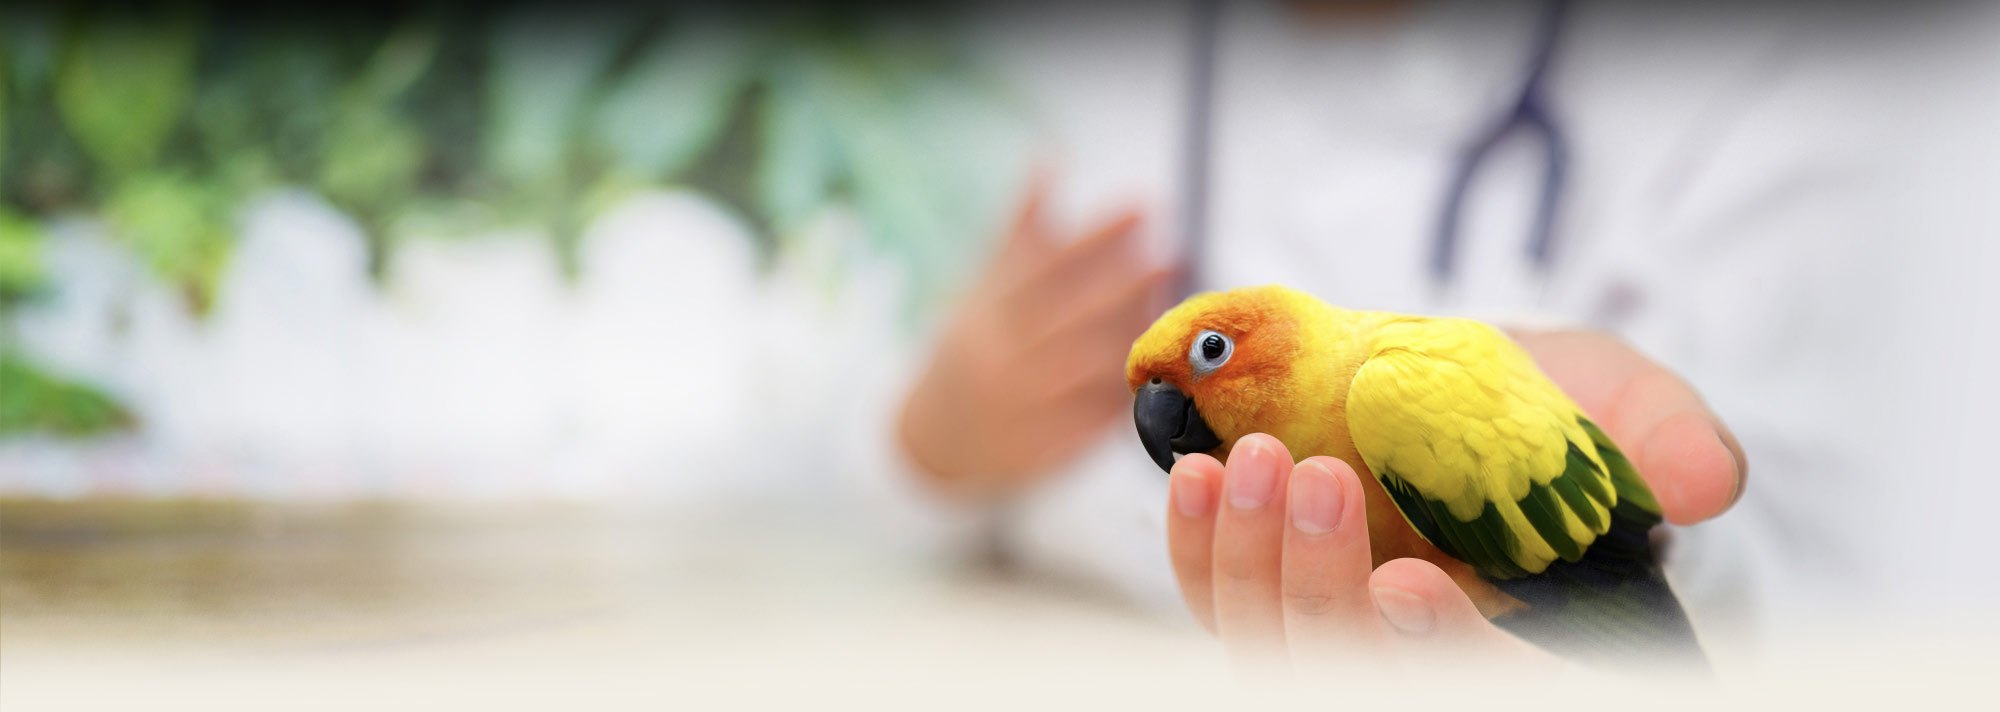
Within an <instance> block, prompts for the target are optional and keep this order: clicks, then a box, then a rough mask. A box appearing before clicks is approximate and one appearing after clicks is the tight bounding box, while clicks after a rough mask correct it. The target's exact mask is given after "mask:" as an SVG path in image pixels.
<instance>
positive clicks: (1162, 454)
mask: <svg viewBox="0 0 2000 712" xmlns="http://www.w3.org/2000/svg"><path fill="white" fill-rule="evenodd" d="M1132 422H1134V423H1136V424H1137V425H1138V426H1139V442H1140V444H1142V445H1145V446H1146V454H1147V455H1151V456H1152V457H1153V462H1155V463H1158V464H1159V465H1160V469H1161V470H1162V471H1165V472H1172V471H1173V469H1174V453H1180V454H1182V455H1186V454H1188V453H1194V452H1207V451H1209V450H1213V449H1215V448H1216V447H1218V446H1220V445H1222V438H1218V437H1216V436H1215V431H1212V430H1209V429H1208V421H1206V420H1202V419H1201V411H1199V410H1196V409H1195V407H1194V400H1193V399H1190V398H1188V397H1187V396H1186V395H1184V394H1182V393H1181V390H1180V389H1179V388H1175V387H1174V386H1173V384H1170V383H1167V382H1165V381H1162V380H1159V379H1157V378H1156V379H1153V381H1152V382H1151V383H1147V384H1146V385H1144V386H1140V387H1139V392H1138V393H1137V394H1136V395H1135V396H1134V397H1133V399H1132Z"/></svg>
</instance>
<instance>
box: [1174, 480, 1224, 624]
mask: <svg viewBox="0 0 2000 712" xmlns="http://www.w3.org/2000/svg"><path fill="white" fill-rule="evenodd" d="M1222 478H1223V469H1222V463H1220V462H1217V461H1216V460H1215V458H1213V457H1209V456H1207V455H1201V454H1195V455H1188V456H1186V457H1182V458H1181V459H1180V461H1179V462H1175V463H1174V469H1173V473H1172V474H1171V475H1169V476H1168V478H1167V492H1168V495H1167V498H1168V500H1169V502H1168V505H1167V549H1168V551H1169V552H1170V557H1171V558H1172V560H1173V563H1174V577H1175V578H1176V579H1179V581H1180V584H1181V600H1183V601H1186V602H1187V608H1188V613H1189V614H1192V615H1193V616H1194V619H1195V622H1197V623H1200V624H1201V627H1203V628H1206V629H1208V632H1210V633H1214V632H1215V589H1214V586H1213V584H1212V583H1211V579H1210V568H1209V566H1210V556H1211V552H1212V551H1213V545H1214V540H1215V509H1216V500H1217V497H1218V495H1217V490H1218V488H1220V487H1221V485H1222Z"/></svg>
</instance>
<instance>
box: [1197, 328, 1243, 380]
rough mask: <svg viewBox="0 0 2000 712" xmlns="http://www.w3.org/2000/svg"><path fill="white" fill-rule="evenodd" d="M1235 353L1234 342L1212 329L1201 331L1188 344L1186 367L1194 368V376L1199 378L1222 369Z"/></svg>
mask: <svg viewBox="0 0 2000 712" xmlns="http://www.w3.org/2000/svg"><path fill="white" fill-rule="evenodd" d="M1235 353H1236V342H1235V341H1234V340H1231V339H1230V338H1229V337H1227V336H1224V335H1223V334H1222V332H1219V331H1216V330H1214V329H1203V330H1202V332H1201V333H1199V334H1195V335H1194V341H1193V342H1192V343H1190V344H1188V365H1189V366H1193V367H1194V375H1195V377H1197V378H1199V377H1201V376H1206V375H1208V374H1209V373H1210V372H1212V371H1214V370H1215V369H1218V368H1222V364H1225V363H1228V362H1229V357H1230V356H1232V355H1234V354H1235Z"/></svg>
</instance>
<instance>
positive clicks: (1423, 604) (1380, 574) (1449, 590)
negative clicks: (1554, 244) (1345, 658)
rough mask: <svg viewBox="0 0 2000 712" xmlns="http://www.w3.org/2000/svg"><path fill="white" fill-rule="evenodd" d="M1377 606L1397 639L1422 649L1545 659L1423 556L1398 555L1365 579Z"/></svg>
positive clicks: (1546, 655)
mask: <svg viewBox="0 0 2000 712" xmlns="http://www.w3.org/2000/svg"><path fill="white" fill-rule="evenodd" d="M1368 589H1369V594H1370V596H1371V597H1372V598H1373V599H1374V600H1375V610H1376V612H1377V613H1379V614H1381V616H1382V620H1383V621H1385V622H1387V623H1388V627H1389V628H1390V629H1391V630H1393V631H1395V632H1396V633H1398V635H1395V636H1392V637H1394V638H1396V639H1397V641H1398V644H1399V645H1402V646H1405V647H1409V648H1414V649H1417V650H1419V651H1421V652H1423V653H1425V654H1427V655H1428V654H1436V653H1440V652H1445V653H1451V654H1459V655H1482V656H1485V655H1493V654H1501V655H1510V656H1524V657H1528V658H1530V659H1546V658H1548V657H1550V656H1549V654H1548V653H1546V652H1544V651H1542V650H1541V649H1540V648H1536V647H1534V646H1532V645H1529V644H1528V643H1526V642H1523V641H1522V640H1521V639H1520V638H1516V637H1514V636H1513V635H1511V634H1508V633H1507V632H1506V631H1503V630H1500V629H1499V628H1498V627H1496V626H1494V625H1493V623H1492V622H1491V621H1488V620H1486V616H1485V615H1484V614H1481V613H1480V612H1479V608H1478V607H1477V606H1474V605H1473V604H1472V599H1471V598H1469V597H1467V596H1466V595H1465V591H1464V590H1463V589H1460V588H1459V587H1458V583H1457V582H1455V581H1452V580H1451V576H1449V575H1447V574H1446V573H1445V572H1444V570H1443V569H1440V568H1438V567H1437V565H1436V564H1432V563H1431V562H1428V561H1424V560H1423V559H1396V560H1394V561H1390V562H1388V563H1385V564H1383V565H1381V566H1380V567H1378V568H1376V569H1375V573H1374V574H1373V575H1372V576H1370V577H1369V579H1368Z"/></svg>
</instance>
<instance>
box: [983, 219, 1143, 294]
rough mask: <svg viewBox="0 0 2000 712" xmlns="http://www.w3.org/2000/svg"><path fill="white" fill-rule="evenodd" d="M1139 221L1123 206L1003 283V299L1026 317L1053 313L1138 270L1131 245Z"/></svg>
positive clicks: (1135, 250)
mask: <svg viewBox="0 0 2000 712" xmlns="http://www.w3.org/2000/svg"><path fill="white" fill-rule="evenodd" d="M1141 218H1142V216H1141V213H1140V212H1139V211H1138V209H1137V208H1127V209H1125V210H1122V211H1120V212H1118V213H1116V214H1114V215H1112V216H1110V217H1109V218H1106V219H1105V220H1103V221H1101V222H1100V223H1098V225H1097V226H1096V227H1093V228H1091V229H1089V230H1088V231H1086V232H1085V233H1084V235H1083V236H1082V237H1080V238H1078V239H1077V240H1076V241H1075V242H1072V243H1070V244H1068V245H1062V246H1059V247H1057V248H1056V249H1055V250H1054V251H1053V252H1050V253H1047V254H1046V255H1044V257H1045V259H1042V260H1040V261H1038V263H1036V264H1034V265H1031V266H1029V267H1028V269H1027V270H1026V272H1025V273H1024V274H1023V275H1022V278H1021V279H1020V280H1018V281H1016V282H1015V283H1013V284H1012V285H1009V289H1008V291H1007V292H1006V298H1007V299H1008V300H1009V301H1010V302H1011V303H1015V304H1019V305H1021V308H1022V309H1024V310H1027V311H1029V312H1030V313H1036V314H1041V313H1051V312H1056V311H1058V310H1061V309H1062V308H1063V307H1064V306H1066V305H1069V304H1072V303H1074V302H1075V301H1076V299H1077V298H1078V297H1079V296H1081V295H1085V294H1089V293H1091V292H1092V290H1093V288H1095V287H1099V286H1101V285H1103V284H1104V283H1105V282H1107V281H1108V280H1109V279H1110V278H1112V277H1115V276H1117V275H1121V274H1126V273H1129V272H1133V271H1137V270H1139V269H1142V268H1143V265H1144V264H1145V263H1144V261H1143V260H1142V255H1141V254H1140V251H1139V248H1138V246H1137V242H1138V241H1137V237H1138V228H1139V223H1140V221H1141Z"/></svg>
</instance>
